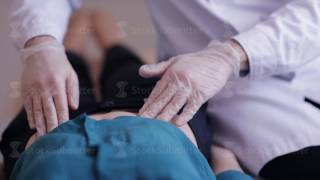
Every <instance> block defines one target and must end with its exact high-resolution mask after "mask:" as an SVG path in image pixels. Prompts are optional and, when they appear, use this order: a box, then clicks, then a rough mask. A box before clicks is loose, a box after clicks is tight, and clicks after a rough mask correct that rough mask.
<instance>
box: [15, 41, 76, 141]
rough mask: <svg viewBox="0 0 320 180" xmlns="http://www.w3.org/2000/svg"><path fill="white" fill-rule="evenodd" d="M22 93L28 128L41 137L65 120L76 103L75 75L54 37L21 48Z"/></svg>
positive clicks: (62, 49)
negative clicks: (22, 65)
mask: <svg viewBox="0 0 320 180" xmlns="http://www.w3.org/2000/svg"><path fill="white" fill-rule="evenodd" d="M21 58H22V60H23V64H24V68H23V73H22V79H21V80H22V96H23V100H24V106H25V109H26V112H27V116H28V123H29V126H30V128H35V129H36V130H37V135H38V136H41V135H43V134H45V133H46V132H49V131H51V130H52V129H54V128H55V127H57V126H58V125H59V124H61V123H63V122H65V121H66V120H68V119H69V112H68V104H69V105H70V107H71V108H73V109H77V108H78V104H79V85H78V83H79V82H78V77H77V75H76V73H75V71H74V70H73V68H72V66H71V64H70V63H69V61H68V59H67V57H66V54H65V50H64V47H63V46H62V45H61V44H60V43H58V42H57V41H55V40H51V41H46V42H44V43H41V44H37V45H34V46H31V47H28V48H26V49H23V50H22V51H21Z"/></svg>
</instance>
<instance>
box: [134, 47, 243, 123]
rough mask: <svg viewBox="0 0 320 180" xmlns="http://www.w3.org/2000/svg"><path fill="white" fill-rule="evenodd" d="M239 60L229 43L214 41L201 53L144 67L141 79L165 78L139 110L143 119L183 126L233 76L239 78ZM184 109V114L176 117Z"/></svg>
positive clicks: (180, 56)
mask: <svg viewBox="0 0 320 180" xmlns="http://www.w3.org/2000/svg"><path fill="white" fill-rule="evenodd" d="M240 57H241V54H240V53H239V52H238V51H236V50H235V49H234V48H233V46H231V45H230V44H228V43H221V42H218V41H214V42H212V43H210V44H209V46H208V47H207V48H205V49H204V50H202V51H199V52H195V53H190V54H185V55H179V56H176V57H173V58H171V59H170V60H168V61H165V62H161V63H158V64H154V65H144V66H142V67H141V68H140V75H141V76H143V77H145V78H150V77H155V76H162V78H161V80H160V81H158V83H157V84H156V86H155V88H154V89H153V91H152V92H151V94H150V96H149V98H148V99H147V101H146V102H145V104H144V106H143V107H142V108H141V109H140V111H139V114H140V116H143V117H147V118H157V119H162V120H166V121H172V122H174V123H175V124H176V125H178V126H181V125H184V124H185V123H187V122H188V121H189V120H190V119H192V117H193V115H194V114H195V113H196V112H197V111H198V109H199V108H200V107H201V105H202V104H204V103H205V102H206V101H208V100H209V99H210V98H211V97H213V96H214V95H215V94H217V93H218V92H219V91H220V90H221V89H222V88H223V87H224V86H225V84H226V82H227V81H228V79H229V78H230V77H231V76H234V77H237V76H238V75H239V71H240ZM182 107H184V108H183V111H182V113H181V114H180V115H177V114H178V112H179V111H180V109H182Z"/></svg>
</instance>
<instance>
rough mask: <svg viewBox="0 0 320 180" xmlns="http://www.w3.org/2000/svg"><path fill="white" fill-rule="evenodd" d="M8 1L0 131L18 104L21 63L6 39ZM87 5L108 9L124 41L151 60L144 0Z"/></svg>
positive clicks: (2, 8)
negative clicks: (116, 22)
mask: <svg viewBox="0 0 320 180" xmlns="http://www.w3.org/2000/svg"><path fill="white" fill-rule="evenodd" d="M9 3H10V1H9V0H7V1H0V59H1V65H0V85H1V86H0V133H2V131H3V129H4V127H5V126H6V125H7V124H8V122H9V120H11V119H12V118H13V117H14V115H15V114H16V113H17V110H18V109H19V107H20V101H19V98H16V96H17V95H18V94H17V92H18V91H17V90H19V88H18V87H17V80H18V79H19V77H20V73H21V69H22V67H21V64H20V61H19V58H18V54H17V52H16V50H15V49H14V48H13V46H12V43H11V42H10V40H9V38H8V31H9V27H8V23H7V17H8V7H9ZM85 4H86V6H89V7H93V8H99V9H103V10H106V11H109V12H111V13H112V14H113V15H114V16H115V17H116V19H117V21H118V24H119V25H120V27H122V30H123V31H124V33H125V41H126V42H127V43H128V44H129V45H130V46H131V47H133V48H134V49H135V50H136V51H137V52H138V54H140V55H141V56H143V57H144V58H147V59H148V60H149V61H152V59H154V58H153V57H154V49H155V48H154V44H155V42H154V41H155V40H154V39H155V38H154V31H153V29H152V26H151V23H150V19H149V17H148V14H147V12H146V9H145V5H144V0H135V1H128V0H87V1H86V2H85Z"/></svg>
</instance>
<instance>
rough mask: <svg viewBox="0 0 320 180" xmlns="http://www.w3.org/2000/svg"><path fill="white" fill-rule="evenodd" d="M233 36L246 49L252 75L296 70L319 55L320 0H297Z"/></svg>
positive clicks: (268, 74)
mask: <svg viewBox="0 0 320 180" xmlns="http://www.w3.org/2000/svg"><path fill="white" fill-rule="evenodd" d="M234 39H236V40H237V41H238V42H239V43H240V44H241V45H242V46H243V48H244V49H245V51H246V52H247V55H248V57H249V63H250V75H249V76H250V77H252V78H259V77H265V76H270V75H275V74H282V73H286V72H290V71H293V70H295V69H297V68H298V67H300V66H302V65H304V64H306V63H308V62H310V61H312V60H314V59H315V58H316V57H318V56H320V0H294V1H292V2H290V3H288V4H286V5H284V6H283V7H282V8H280V9H278V10H277V11H275V12H274V13H272V14H271V15H270V17H268V19H267V20H266V21H264V22H261V23H259V24H257V25H255V26H254V27H253V28H251V29H249V30H248V31H245V32H243V33H240V34H238V35H237V36H235V37H234Z"/></svg>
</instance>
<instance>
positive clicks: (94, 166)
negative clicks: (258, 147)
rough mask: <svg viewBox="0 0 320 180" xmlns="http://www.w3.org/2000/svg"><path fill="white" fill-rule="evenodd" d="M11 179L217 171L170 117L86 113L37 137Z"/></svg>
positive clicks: (121, 178) (199, 175) (200, 175)
mask: <svg viewBox="0 0 320 180" xmlns="http://www.w3.org/2000/svg"><path fill="white" fill-rule="evenodd" d="M238 176H239V177H240V178H239V179H241V174H240V175H238ZM10 179H11V180H26V179H27V180H44V179H45V180H70V179H76V180H90V179H97V180H98V179H99V180H101V179H116V180H127V179H128V180H131V179H179V180H180V179H184V180H188V179H190V180H191V179H192V180H197V179H199V180H207V179H210V180H214V179H216V177H215V176H214V174H213V173H212V170H211V168H210V166H209V164H208V163H207V161H206V159H205V158H204V157H203V155H202V154H201V153H200V151H199V150H198V149H197V148H196V146H194V145H193V144H192V142H191V141H190V140H189V139H188V137H186V136H185V135H184V133H183V132H182V131H180V130H179V129H178V128H176V127H175V126H173V125H171V124H169V123H166V122H163V121H159V120H152V119H145V118H141V117H134V116H121V117H118V118H115V119H113V120H106V121H96V120H94V119H91V118H90V117H89V116H87V115H85V114H84V115H81V116H79V117H77V118H75V119H73V120H70V121H68V122H66V123H64V124H62V125H60V126H59V127H58V128H56V129H55V130H53V131H52V132H50V133H48V134H47V135H45V136H43V137H41V138H39V139H38V140H37V141H36V142H35V143H33V144H32V145H31V146H30V147H29V148H28V149H27V150H26V151H24V152H23V154H22V155H21V156H20V158H19V160H18V161H17V163H16V165H15V167H14V170H13V173H12V174H11V177H10Z"/></svg>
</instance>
